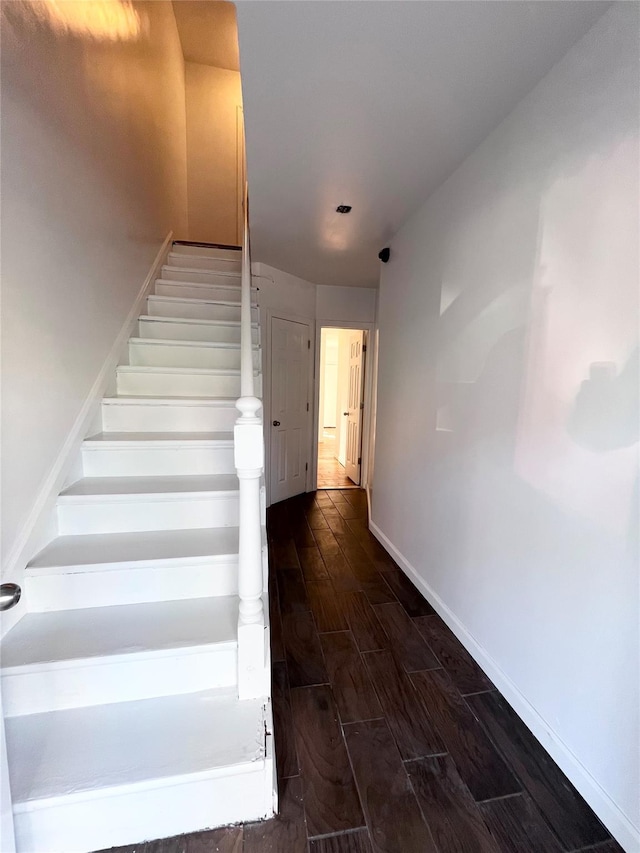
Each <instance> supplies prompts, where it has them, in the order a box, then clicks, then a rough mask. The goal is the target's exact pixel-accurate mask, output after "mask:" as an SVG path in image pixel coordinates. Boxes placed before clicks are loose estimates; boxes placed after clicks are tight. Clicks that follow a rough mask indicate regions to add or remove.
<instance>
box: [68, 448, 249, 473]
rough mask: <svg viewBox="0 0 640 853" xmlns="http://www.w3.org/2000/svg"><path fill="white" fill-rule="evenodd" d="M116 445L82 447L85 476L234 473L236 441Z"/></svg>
mask: <svg viewBox="0 0 640 853" xmlns="http://www.w3.org/2000/svg"><path fill="white" fill-rule="evenodd" d="M179 444H180V443H179V442H176V447H157V448H152V447H141V448H129V447H127V448H122V449H116V448H113V447H107V448H100V449H93V448H92V449H88V448H83V451H82V467H83V472H84V476H85V477H154V476H157V477H162V476H164V475H168V476H170V475H174V474H175V475H180V474H194V475H197V474H232V473H233V472H234V471H235V467H234V462H233V443H230V444H229V446H226V447H185V446H182V447H181V446H179Z"/></svg>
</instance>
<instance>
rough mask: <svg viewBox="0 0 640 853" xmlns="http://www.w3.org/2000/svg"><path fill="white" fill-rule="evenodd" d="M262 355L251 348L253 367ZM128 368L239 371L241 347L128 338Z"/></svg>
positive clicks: (234, 344)
mask: <svg viewBox="0 0 640 853" xmlns="http://www.w3.org/2000/svg"><path fill="white" fill-rule="evenodd" d="M261 358H262V357H261V354H260V350H259V349H258V348H257V347H254V348H253V367H254V370H257V369H258V368H259V367H260V365H261ZM129 364H132V365H133V364H135V365H146V366H148V367H204V368H208V367H211V368H223V369H226V368H231V369H239V368H240V344H239V343H226V342H222V343H221V342H218V341H215V342H214V341H181V340H170V339H167V340H161V339H160V338H130V339H129Z"/></svg>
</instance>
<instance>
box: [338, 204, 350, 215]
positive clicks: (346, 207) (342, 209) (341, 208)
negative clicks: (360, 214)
mask: <svg viewBox="0 0 640 853" xmlns="http://www.w3.org/2000/svg"><path fill="white" fill-rule="evenodd" d="M350 212H351V205H350V204H339V205H338V206H337V207H336V213H350Z"/></svg>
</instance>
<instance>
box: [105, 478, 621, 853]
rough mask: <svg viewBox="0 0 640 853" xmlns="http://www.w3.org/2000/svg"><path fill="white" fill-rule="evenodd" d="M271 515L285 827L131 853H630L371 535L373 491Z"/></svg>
mask: <svg viewBox="0 0 640 853" xmlns="http://www.w3.org/2000/svg"><path fill="white" fill-rule="evenodd" d="M268 515H269V518H268V532H269V547H270V560H271V570H272V571H271V581H272V589H271V596H270V605H271V639H272V655H273V705H274V723H275V741H276V744H275V749H276V757H277V767H278V773H279V785H280V814H279V816H278V817H276V818H274V819H273V820H270V821H267V822H265V823H258V824H248V825H245V826H244V827H241V826H240V827H229V828H227V829H220V830H213V831H211V832H202V833H196V834H193V835H191V836H182V837H179V838H175V839H167V840H165V841H158V842H150V843H148V844H145V845H136V846H133V847H128V848H126V849H123V850H121V851H119V853H214V851H215V853H268V852H270V853H563V851H564V852H565V853H568V851H572V853H573V851H585V853H586V851H587V850H588V851H589V853H620V851H621V848H620V847H619V846H618V845H617V843H616V842H614V841H612V840H611V838H610V836H609V833H608V832H607V830H606V829H605V828H604V827H603V826H602V824H601V823H600V822H599V821H598V819H597V818H596V817H595V815H594V814H593V812H592V811H591V809H590V808H589V807H588V806H587V804H586V803H585V802H584V800H583V799H582V798H581V797H580V795H579V794H578V793H577V792H576V791H575V789H574V788H573V787H572V785H571V784H570V783H569V782H568V780H567V779H566V777H565V776H564V775H563V774H562V772H561V771H560V770H559V769H558V767H557V766H556V765H555V764H554V763H553V762H552V761H551V759H550V758H549V757H548V756H547V754H546V752H545V751H544V750H543V749H542V748H541V747H540V746H539V745H538V743H537V741H536V740H535V739H534V738H533V737H532V736H531V734H529V732H528V730H527V729H526V728H525V727H524V726H523V724H522V723H521V722H520V721H519V719H518V718H517V717H516V716H515V714H514V713H513V712H512V711H511V710H510V709H509V707H508V705H507V704H506V703H505V702H504V700H503V699H502V697H501V696H500V694H499V693H498V692H497V691H496V690H495V689H494V688H493V685H492V684H491V682H489V681H488V679H487V678H486V676H485V675H484V674H483V672H482V671H481V670H480V669H479V668H478V667H477V665H476V664H475V663H474V661H473V660H472V659H471V658H470V657H469V655H468V654H467V653H466V651H465V650H464V648H463V647H462V645H461V644H460V643H459V642H458V640H457V639H456V638H455V637H454V636H453V634H452V633H451V632H450V631H449V629H448V628H447V627H446V626H445V624H444V623H443V622H442V620H441V619H440V617H439V616H437V615H436V614H435V612H434V610H433V609H432V608H431V606H430V605H429V604H428V603H427V602H426V601H425V600H424V598H423V597H422V596H421V594H420V593H419V592H418V591H417V590H416V589H415V587H414V586H413V585H412V584H411V583H410V582H409V581H408V580H407V579H406V577H405V575H404V574H403V573H402V572H401V571H400V570H399V569H398V567H397V566H396V564H395V563H394V562H393V560H392V559H391V558H390V557H389V555H388V554H387V553H386V551H384V549H383V548H382V547H381V546H380V545H379V543H378V542H377V540H376V539H375V538H374V537H373V536H372V535H371V534H370V533H369V532H368V530H367V522H366V498H365V493H364V492H363V491H362V490H349V491H344V492H340V491H319V492H316V493H315V494H306V495H300V496H299V497H296V498H292V499H291V500H289V501H285V502H283V503H280V504H276V505H274V506H272V507H271V508H270V510H269V511H268Z"/></svg>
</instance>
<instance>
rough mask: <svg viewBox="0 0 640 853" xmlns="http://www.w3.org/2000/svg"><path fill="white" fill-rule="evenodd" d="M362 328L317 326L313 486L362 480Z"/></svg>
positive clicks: (347, 484) (331, 486)
mask: <svg viewBox="0 0 640 853" xmlns="http://www.w3.org/2000/svg"><path fill="white" fill-rule="evenodd" d="M366 334H367V333H366V331H365V330H363V329H339V328H326V327H325V328H321V330H320V358H319V362H318V368H319V369H318V373H319V394H318V432H317V436H316V439H317V445H318V457H317V458H318V474H317V488H318V489H349V488H357V487H358V486H359V485H360V482H361V471H362V434H363V413H364V370H365V364H364V359H365V353H366V344H365V339H366Z"/></svg>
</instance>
